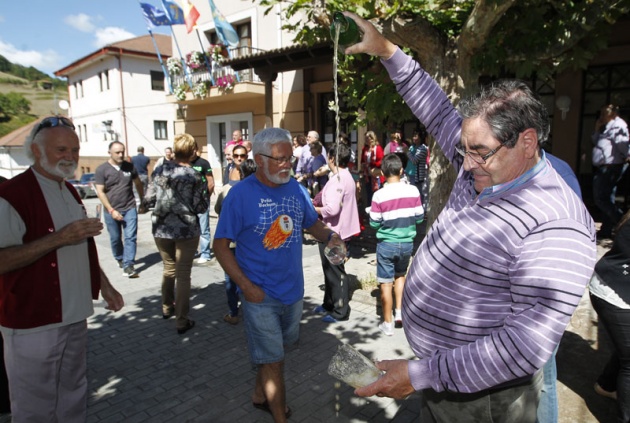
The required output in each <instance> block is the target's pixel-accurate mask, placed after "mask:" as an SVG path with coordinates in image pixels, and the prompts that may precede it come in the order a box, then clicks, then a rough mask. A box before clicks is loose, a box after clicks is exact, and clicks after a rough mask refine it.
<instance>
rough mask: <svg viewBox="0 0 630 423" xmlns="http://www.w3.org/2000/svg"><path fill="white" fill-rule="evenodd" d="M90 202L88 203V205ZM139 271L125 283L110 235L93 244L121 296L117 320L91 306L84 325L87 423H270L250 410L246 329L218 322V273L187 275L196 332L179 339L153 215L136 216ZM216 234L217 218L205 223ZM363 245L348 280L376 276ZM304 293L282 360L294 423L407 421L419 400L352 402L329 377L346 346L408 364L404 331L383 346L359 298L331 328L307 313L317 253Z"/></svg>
mask: <svg viewBox="0 0 630 423" xmlns="http://www.w3.org/2000/svg"><path fill="white" fill-rule="evenodd" d="M88 201H89V200H88ZM138 227H139V233H138V240H139V242H138V253H137V265H136V269H137V270H138V271H139V272H140V277H139V278H138V279H127V278H125V277H123V276H122V271H121V270H120V269H119V268H118V266H117V264H116V262H115V261H114V259H113V258H112V256H111V252H110V249H109V236H108V234H107V232H106V231H104V232H103V233H102V234H101V235H100V236H99V237H98V238H97V245H98V250H99V257H100V261H101V264H102V266H103V268H104V270H105V272H106V273H107V275H108V276H109V277H110V280H111V281H112V283H113V284H114V285H115V286H116V288H117V289H118V290H119V291H120V292H121V293H122V294H123V296H124V298H125V303H126V305H125V308H124V309H123V310H122V311H121V312H118V313H112V312H109V311H107V310H105V309H104V303H103V302H102V301H99V302H97V303H95V308H96V310H95V314H94V316H92V318H91V319H90V320H89V347H88V383H89V392H90V399H89V406H88V422H103V423H104V422H112V423H114V422H116V423H119V422H129V423H131V422H152V423H153V422H155V423H157V422H173V421H176V422H186V421H190V422H212V423H213V422H217V423H218V422H271V421H273V420H272V418H271V416H270V415H269V414H267V413H265V412H263V411H260V410H257V409H255V408H254V407H253V406H252V405H251V392H252V388H253V384H254V376H255V372H254V371H253V369H252V366H251V365H250V363H249V358H248V353H247V345H246V342H245V334H244V329H243V324H242V323H240V324H239V325H236V326H231V325H229V324H227V323H225V322H223V320H222V319H223V316H224V314H225V313H226V312H227V305H226V299H225V298H226V297H225V292H224V285H223V280H224V275H223V271H222V269H221V268H220V266H219V265H218V263H217V262H216V260H215V259H213V260H212V261H211V262H210V263H209V264H206V265H203V266H197V265H195V266H194V267H193V272H192V281H193V292H192V298H191V307H192V308H193V309H192V310H191V313H190V317H191V318H192V319H193V320H195V321H196V323H197V325H196V326H195V328H193V329H192V330H190V331H189V332H187V333H186V335H183V336H180V335H178V334H177V332H176V330H175V322H174V320H172V319H170V320H163V319H162V316H161V305H160V304H161V302H160V283H161V273H162V262H161V260H160V257H159V255H158V253H157V250H156V248H155V244H154V243H153V238H152V236H151V224H150V215H149V214H145V215H141V216H140V222H139V225H138ZM211 227H212V230H214V228H215V227H216V218H211ZM369 244H370V242H369V240H368V242H366V243H362V242H358V243H356V245H355V246H354V247H353V249H352V251H353V254H354V255H355V257H353V258H352V259H351V260H350V261H349V262H348V265H347V268H348V273H351V274H355V275H357V276H358V277H359V278H363V277H364V275H367V274H369V273H370V272H371V273H372V274H375V272H376V266H374V265H369V264H367V263H368V262H369V261H372V260H374V258H375V253H374V249H373V247H372V248H371V249H370V248H369V247H370V246H369ZM304 274H305V280H306V283H305V285H306V286H305V288H306V294H305V298H304V310H305V312H304V315H303V320H302V326H301V329H300V330H301V337H300V343H299V347H298V348H296V349H294V350H292V351H289V352H288V353H287V356H286V364H285V375H286V389H287V400H288V404H289V406H290V407H291V408H292V410H293V415H292V417H291V421H299V422H330V421H336V422H389V421H393V422H398V423H404V422H412V421H414V420H415V419H416V417H417V415H418V411H419V407H418V398H417V397H414V396H412V397H411V398H409V399H407V400H406V401H395V400H392V399H388V398H370V399H369V400H366V399H362V398H358V397H356V396H354V394H353V388H351V387H349V386H347V385H342V384H339V383H337V382H336V380H335V379H334V378H332V377H331V376H329V375H328V374H327V372H326V369H327V367H328V362H329V361H330V358H331V357H332V356H333V355H334V353H335V351H336V349H337V346H339V345H341V344H342V343H349V344H351V345H353V346H354V347H355V348H357V349H358V350H360V351H361V352H363V353H364V354H365V355H366V356H368V357H370V358H380V359H385V358H411V357H413V353H412V352H411V349H410V348H409V347H408V345H407V342H406V340H405V336H404V334H403V331H402V329H400V330H396V331H395V334H394V336H392V337H387V336H385V335H383V334H382V333H381V332H380V331H379V330H378V328H377V324H378V323H379V317H378V315H377V313H376V302H375V299H374V298H373V297H372V296H371V295H370V294H369V293H366V292H363V291H356V292H355V293H354V295H353V300H352V303H351V306H352V314H351V317H350V320H349V321H347V322H341V323H337V324H332V325H330V324H326V323H323V322H321V321H320V318H321V316H316V315H313V314H311V313H310V310H312V309H313V308H314V307H315V306H317V305H319V304H321V301H322V298H323V291H322V290H321V289H320V285H321V284H323V275H322V271H321V263H320V258H319V251H318V248H317V245H316V244H315V243H314V242H312V241H307V242H306V243H305V246H304Z"/></svg>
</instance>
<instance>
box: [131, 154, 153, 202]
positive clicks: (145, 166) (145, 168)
mask: <svg viewBox="0 0 630 423" xmlns="http://www.w3.org/2000/svg"><path fill="white" fill-rule="evenodd" d="M150 162H151V159H150V158H148V157H147V156H145V155H144V147H143V146H139V147H138V154H137V155H135V156H133V157H132V158H131V164H132V165H133V167H135V168H136V172H138V178H140V182H142V189H144V192H147V186H148V185H149V163H150ZM139 198H140V200H142V197H139Z"/></svg>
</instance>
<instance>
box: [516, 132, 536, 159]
mask: <svg viewBox="0 0 630 423" xmlns="http://www.w3.org/2000/svg"><path fill="white" fill-rule="evenodd" d="M519 138H520V139H519V142H522V146H523V148H524V150H525V157H527V158H528V159H531V158H533V157H534V156H535V155H536V154H537V153H539V151H540V146H539V145H538V134H537V133H536V130H535V129H534V128H528V129H526V130H524V131H523V132H521V135H520V136H519Z"/></svg>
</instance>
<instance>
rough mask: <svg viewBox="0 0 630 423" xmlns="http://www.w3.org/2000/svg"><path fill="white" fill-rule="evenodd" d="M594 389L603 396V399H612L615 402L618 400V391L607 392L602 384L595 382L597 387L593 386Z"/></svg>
mask: <svg viewBox="0 0 630 423" xmlns="http://www.w3.org/2000/svg"><path fill="white" fill-rule="evenodd" d="M593 389H594V390H595V392H596V393H597V394H599V395H601V396H602V397H606V398H611V399H614V400H615V401H616V400H617V391H614V392H610V391H607V390H605V389H604V388H602V387H601V386H600V384H599V383H597V382H595V386H593Z"/></svg>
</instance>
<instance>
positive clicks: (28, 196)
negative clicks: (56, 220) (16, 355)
mask: <svg viewBox="0 0 630 423" xmlns="http://www.w3.org/2000/svg"><path fill="white" fill-rule="evenodd" d="M66 186H67V187H68V189H69V190H70V192H71V193H72V195H73V196H74V198H75V199H76V200H77V203H81V199H80V197H79V195H78V194H77V192H76V190H75V189H74V187H73V186H72V185H71V184H69V183H68V182H66ZM0 197H2V198H4V199H5V200H6V201H8V202H9V204H11V206H12V207H13V208H14V209H15V211H16V212H17V213H18V214H19V215H20V217H21V218H22V220H23V221H24V224H25V225H26V233H25V234H24V237H23V238H22V243H23V244H27V243H29V242H32V241H34V240H37V239H39V238H41V237H43V236H44V235H47V234H49V233H51V232H54V231H55V227H54V224H53V221H52V217H51V216H50V212H49V211H48V207H47V206H46V199H45V198H44V194H43V192H42V190H41V187H40V186H39V183H38V182H37V178H36V176H35V174H34V173H33V170H32V169H28V170H27V171H26V172H24V173H21V174H19V175H18V176H16V177H14V178H12V179H10V180H8V181H7V182H5V183H3V184H2V185H0ZM88 254H89V259H90V278H91V285H92V298H94V299H98V293H99V290H100V280H101V279H100V267H99V264H98V255H97V252H96V244H95V242H94V239H93V238H89V239H88ZM61 311H62V304H61V288H60V284H59V270H58V268H57V251H56V250H55V251H51V252H50V253H48V254H46V255H44V256H42V257H40V258H39V259H38V260H36V261H35V262H34V263H31V264H29V265H28V266H25V267H22V268H20V269H16V270H13V271H11V272H7V273H5V274H3V275H0V325H2V326H4V327H8V328H13V329H30V328H35V327H39V326H44V325H49V324H52V323H59V322H61V321H62V312H61Z"/></svg>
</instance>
